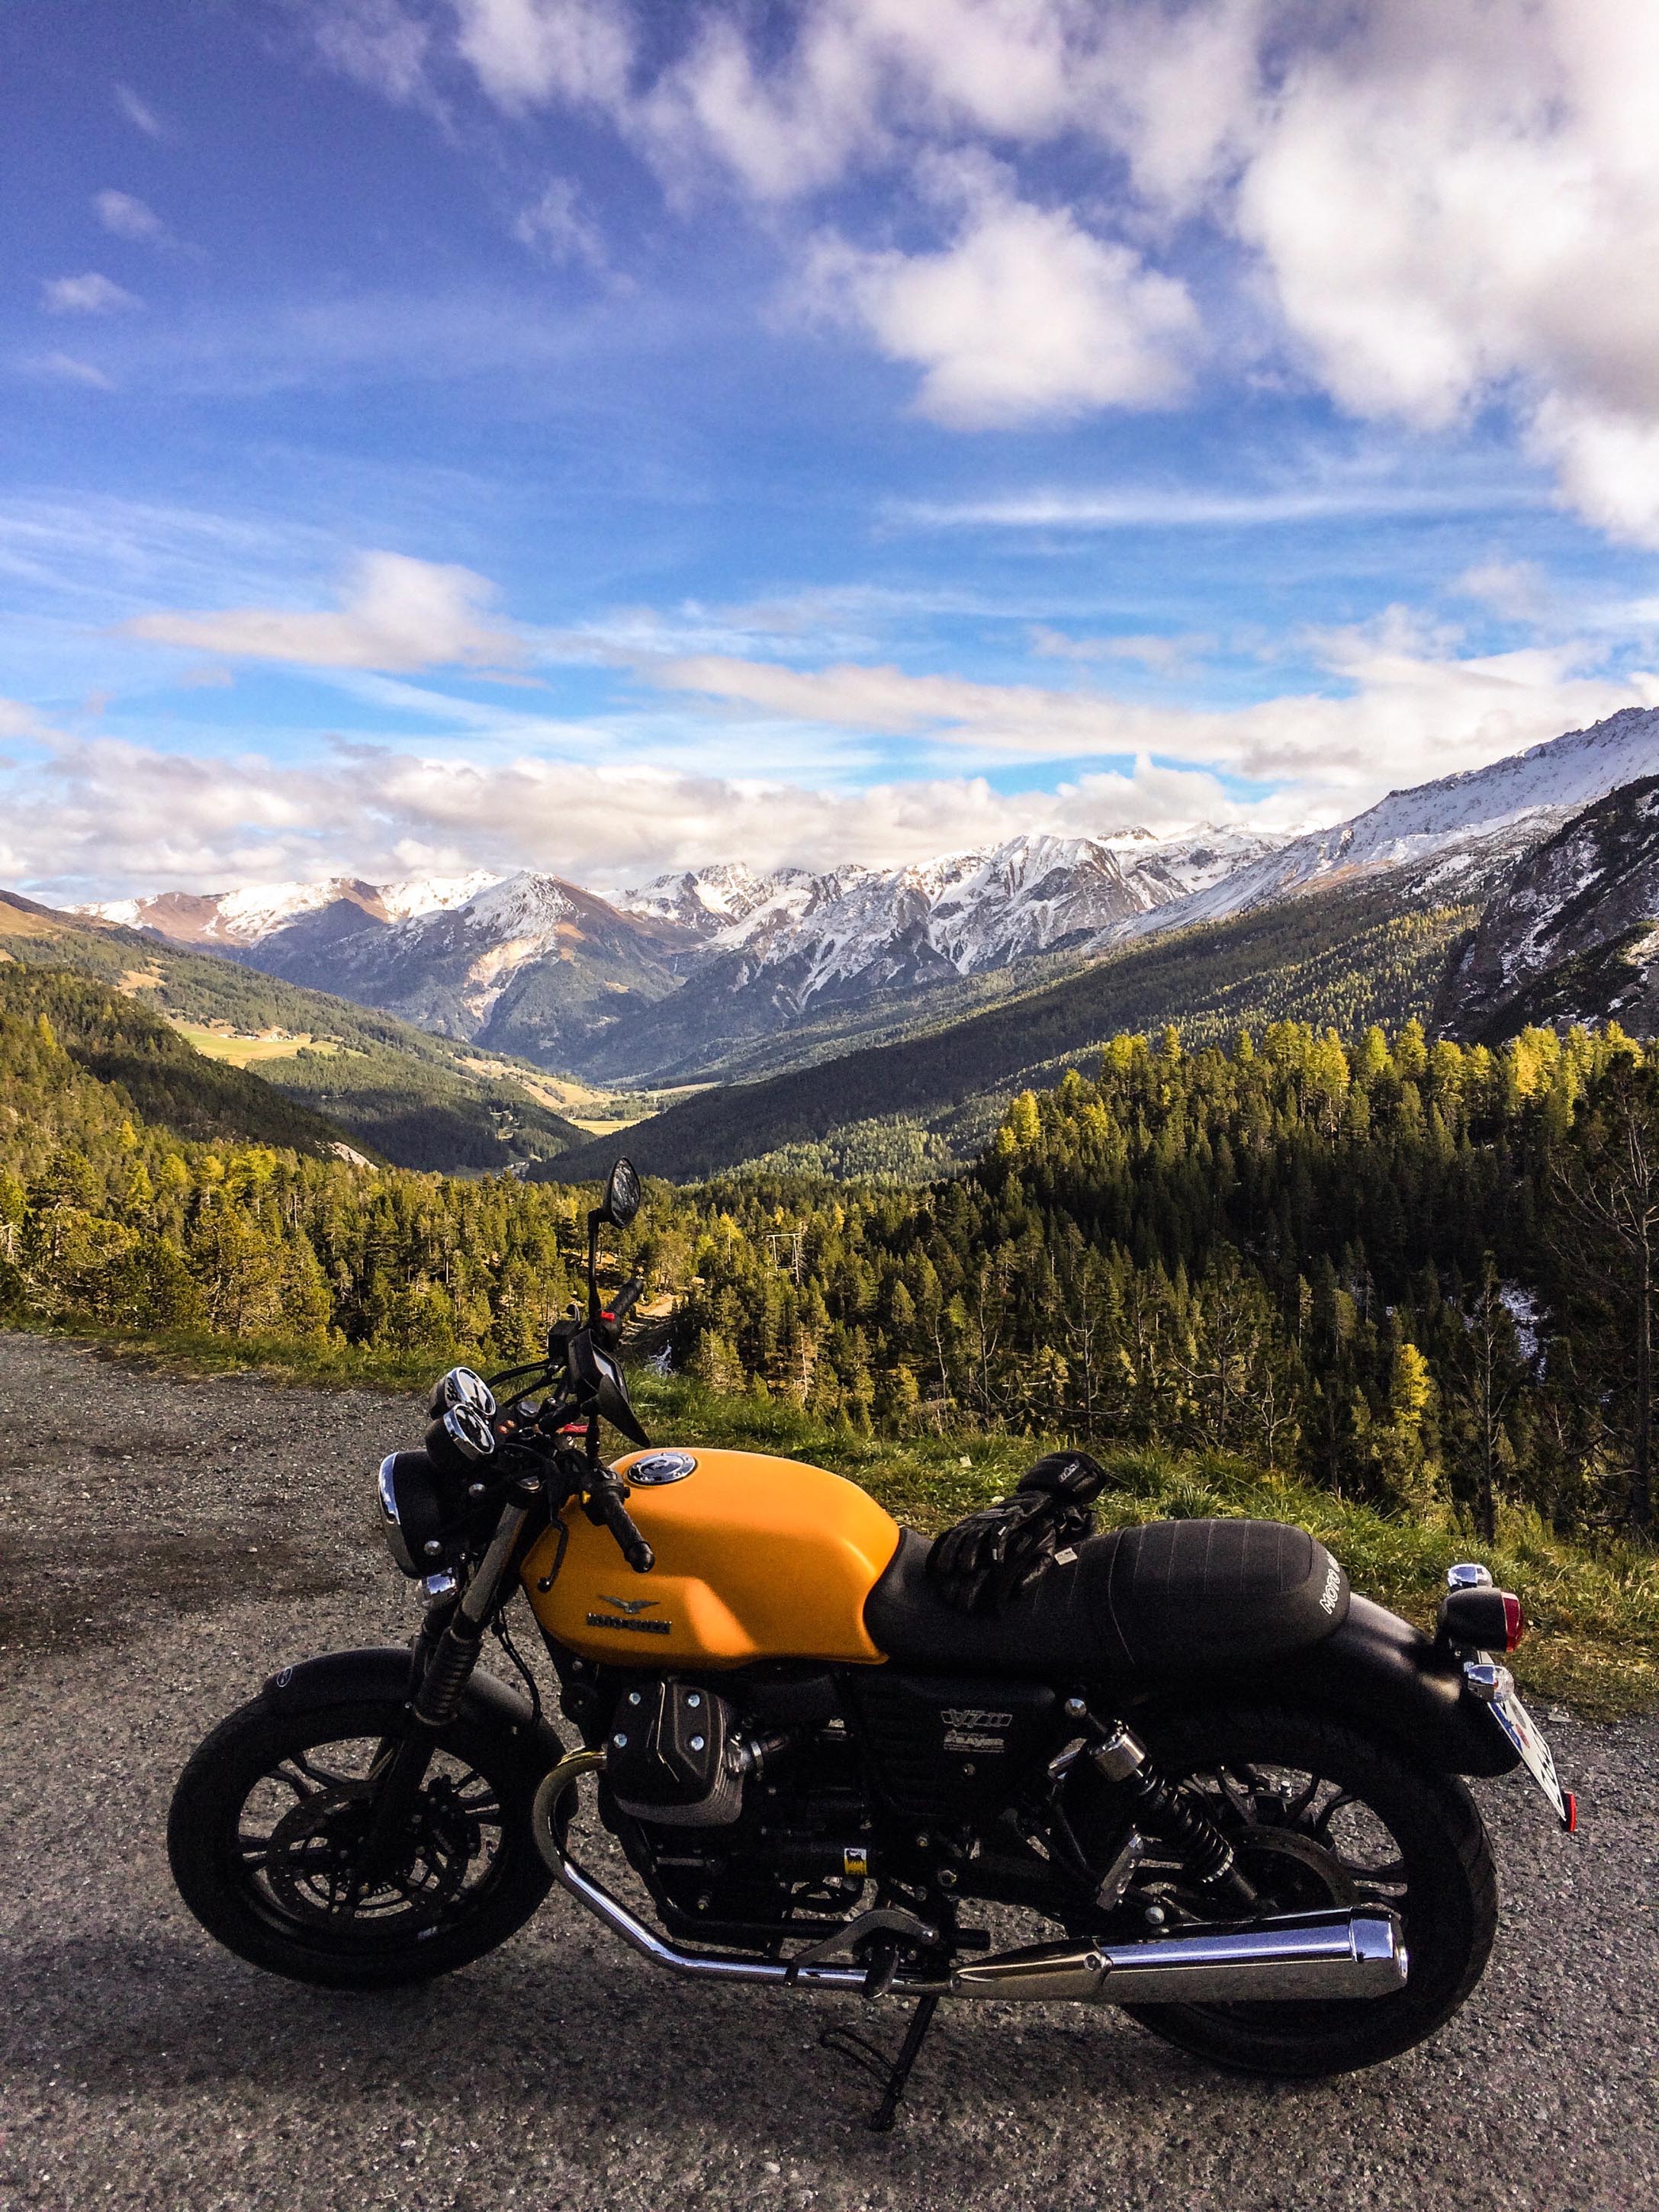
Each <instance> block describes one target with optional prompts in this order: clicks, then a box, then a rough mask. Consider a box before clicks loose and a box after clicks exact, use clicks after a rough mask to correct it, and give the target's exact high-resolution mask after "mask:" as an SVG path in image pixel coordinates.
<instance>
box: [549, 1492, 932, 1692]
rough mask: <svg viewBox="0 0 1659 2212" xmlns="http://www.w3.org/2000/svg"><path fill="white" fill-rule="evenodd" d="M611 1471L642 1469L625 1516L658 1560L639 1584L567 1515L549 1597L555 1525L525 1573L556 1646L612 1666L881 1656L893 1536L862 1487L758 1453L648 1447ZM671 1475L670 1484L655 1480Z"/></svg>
mask: <svg viewBox="0 0 1659 2212" xmlns="http://www.w3.org/2000/svg"><path fill="white" fill-rule="evenodd" d="M687 1460H689V1461H690V1462H691V1467H690V1472H689V1473H686V1474H674V1463H675V1462H684V1461H687ZM653 1462H654V1463H655V1467H654V1468H653ZM616 1465H617V1473H618V1474H620V1475H622V1476H623V1479H624V1480H631V1479H632V1478H631V1477H630V1474H629V1470H630V1469H631V1468H635V1467H638V1468H640V1469H641V1480H639V1481H638V1483H637V1485H636V1486H635V1487H634V1488H633V1491H632V1494H631V1495H630V1497H629V1501H628V1510H629V1513H630V1514H631V1515H632V1516H633V1517H634V1520H635V1522H636V1523H637V1525H638V1527H639V1529H640V1532H641V1534H642V1535H643V1536H644V1537H645V1538H646V1539H647V1541H648V1542H649V1544H650V1545H651V1547H652V1549H653V1551H654V1552H655V1553H656V1555H657V1564H656V1565H655V1567H654V1568H653V1570H652V1571H651V1572H650V1573H649V1574H648V1575H636V1574H635V1573H634V1572H632V1571H631V1570H630V1569H629V1567H628V1565H626V1563H625V1562H624V1561H623V1556H622V1553H620V1552H619V1551H618V1550H617V1544H616V1540H615V1539H614V1537H612V1535H611V1532H610V1530H609V1529H607V1528H595V1527H594V1526H593V1524H592V1522H591V1521H590V1520H589V1519H588V1518H587V1516H586V1514H585V1513H584V1512H583V1511H582V1510H581V1508H580V1506H579V1505H570V1506H568V1507H567V1508H566V1509H565V1515H564V1522H565V1527H566V1528H567V1529H568V1532H569V1533H568V1541H567V1542H566V1546H565V1554H564V1559H563V1562H562V1565H560V1566H559V1569H558V1571H557V1573H556V1575H554V1578H553V1582H552V1585H551V1587H550V1589H541V1588H540V1587H539V1585H540V1583H542V1581H543V1580H544V1578H545V1577H547V1576H549V1575H551V1574H553V1569H554V1561H555V1559H556V1558H557V1554H558V1531H557V1529H556V1528H550V1529H549V1530H548V1531H547V1533H546V1534H544V1536H542V1538H541V1539H540V1540H539V1541H538V1543H537V1544H536V1545H535V1546H534V1547H533V1548H532V1551H531V1552H530V1553H529V1555H528V1556H527V1557H526V1560H525V1563H524V1567H523V1571H522V1572H523V1581H524V1586H525V1589H526V1594H527V1595H528V1596H529V1599H530V1602H531V1605H532V1607H533V1608H534V1610H535V1613H536V1618H537V1619H538V1620H539V1621H540V1623H541V1625H542V1626H543V1627H544V1629H546V1630H547V1632H548V1633H549V1634H550V1636H554V1637H556V1638H558V1640H559V1642H560V1643H561V1644H567V1645H568V1647H569V1648H570V1650H573V1651H575V1652H579V1653H580V1655H581V1656H582V1657H583V1658H585V1659H597V1660H599V1661H602V1662H605V1663H606V1664H608V1665H611V1666H617V1665H621V1666H635V1667H658V1666H668V1665H674V1666H679V1665H682V1664H685V1663H689V1662H695V1663H696V1665H698V1666H700V1667H711V1666H712V1667H740V1666H744V1665H746V1664H747V1663H748V1662H750V1661H751V1660H756V1659H834V1660H839V1661H842V1662H848V1661H851V1662H859V1661H863V1662H866V1663H870V1664H873V1663H875V1662H877V1661H878V1660H880V1659H881V1657H882V1656H883V1655H882V1654H881V1653H880V1652H879V1651H878V1650H877V1649H876V1647H875V1645H874V1644H872V1642H871V1641H870V1638H869V1636H868V1634H867V1633H866V1629H865V1626H864V1601H865V1599H866V1597H867V1596H868V1595H869V1594H870V1590H871V1588H872V1585H873V1584H874V1583H875V1582H876V1581H877V1580H878V1577H880V1575H881V1573H882V1571H883V1570H884V1568H885V1567H886V1565H887V1564H888V1562H889V1561H890V1559H891V1558H892V1556H893V1553H894V1552H895V1551H896V1549H897V1547H898V1540H899V1529H898V1523H897V1522H896V1521H894V1520H893V1519H892V1518H891V1517H890V1516H889V1515H888V1514H886V1513H884V1512H883V1510H882V1509H881V1508H880V1506H879V1505H878V1504H876V1501H875V1499H874V1498H870V1497H867V1496H866V1494H865V1492H863V1491H861V1490H860V1489H859V1488H858V1486H856V1484H854V1483H851V1482H844V1481H842V1478H841V1477H840V1476H839V1475H838V1474H828V1473H826V1471H825V1470H824V1469H823V1468H821V1467H809V1466H807V1465H805V1463H804V1462H801V1461H799V1460H793V1459H774V1458H772V1457H771V1456H770V1455H769V1454H767V1453H764V1452H740V1451H685V1452H665V1451H663V1450H661V1449H656V1450H652V1451H644V1452H634V1453H631V1454H630V1455H629V1456H628V1457H627V1458H626V1459H621V1460H618V1461H617V1463H616ZM665 1466H666V1468H667V1469H668V1472H669V1473H670V1474H671V1476H672V1479H670V1480H660V1479H659V1480H655V1481H652V1480H649V1477H650V1476H651V1475H652V1474H653V1472H654V1473H656V1474H657V1475H658V1476H659V1478H660V1476H661V1474H662V1473H663V1471H664V1469H665Z"/></svg>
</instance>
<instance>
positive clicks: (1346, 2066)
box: [1127, 1707, 1498, 2080]
mask: <svg viewBox="0 0 1659 2212" xmlns="http://www.w3.org/2000/svg"><path fill="white" fill-rule="evenodd" d="M1144 1732H1145V1734H1146V1739H1147V1741H1148V1744H1149V1746H1150V1747H1151V1750H1152V1755H1153V1757H1154V1758H1155V1759H1157V1761H1158V1766H1159V1768H1160V1770H1161V1771H1163V1773H1164V1775H1165V1776H1166V1777H1167V1778H1169V1779H1170V1780H1171V1781H1187V1782H1188V1786H1189V1787H1197V1788H1199V1789H1200V1792H1201V1794H1202V1795H1203V1796H1204V1799H1205V1802H1206V1806H1207V1807H1208V1808H1210V1809H1211V1810H1212V1812H1215V1813H1217V1814H1218V1817H1219V1820H1220V1824H1221V1825H1223V1826H1226V1827H1227V1829H1228V1832H1229V1834H1230V1837H1231V1840H1232V1841H1233V1843H1234V1846H1235V1849H1236V1850H1237V1852H1238V1855H1239V1859H1240V1863H1241V1864H1242V1865H1243V1867H1244V1869H1245V1870H1246V1871H1247V1872H1248V1873H1249V1874H1250V1875H1251V1877H1252V1879H1253V1880H1255V1881H1257V1883H1258V1887H1264V1888H1269V1889H1270V1888H1271V1886H1272V1884H1273V1881H1274V1880H1275V1879H1276V1878H1278V1879H1280V1880H1282V1881H1285V1883H1286V1884H1287V1886H1288V1893H1287V1894H1286V1895H1285V1896H1284V1897H1283V1898H1282V1899H1280V1900H1279V1905H1280V1909H1281V1910H1285V1911H1296V1910H1310V1909H1315V1908H1316V1907H1317V1906H1318V1905H1320V1904H1321V1903H1339V1902H1346V1903H1348V1904H1352V1903H1354V1902H1356V1901H1367V1900H1368V1899H1373V1898H1374V1899H1375V1900H1376V1901H1377V1902H1379V1903H1384V1904H1389V1905H1393V1906H1394V1908H1395V1910H1396V1911H1399V1913H1400V1914H1401V1918H1402V1920H1403V1921H1404V1923H1405V1935H1406V1948H1407V1957H1408V1966H1407V1978H1406V1982H1405V1985H1404V1987H1403V1988H1401V1990H1397V1991H1395V1992H1393V1993H1391V1994H1390V1995H1389V1996H1383V1997H1369V1998H1353V1999H1347V2000H1343V2001H1340V2002H1322V2003H1313V2002H1308V2003H1300V2002H1296V2003H1291V2002H1286V2003H1276V2004H1238V2005H1157V2006H1153V2005H1144V2006H1142V2005H1136V2006H1132V2007H1129V2008H1127V2009H1128V2010H1129V2011H1130V2013H1131V2014H1132V2015H1133V2018H1134V2019H1136V2020H1138V2021H1139V2022H1140V2024H1141V2026H1142V2027H1147V2028H1150V2029H1151V2030H1152V2033H1153V2034H1155V2035H1158V2036H1162V2037H1163V2038H1164V2040H1165V2041H1166V2042H1170V2043H1174V2044H1177V2045H1180V2047H1181V2048H1182V2050H1183V2051H1192V2052H1193V2053H1194V2055H1195V2056H1197V2057H1200V2058H1207V2059H1211V2060H1212V2061H1213V2062H1214V2063H1216V2064H1218V2065H1221V2066H1227V2067H1232V2068H1235V2069H1238V2070H1240V2071H1242V2072H1244V2073H1249V2074H1267V2075H1278V2076H1280V2077H1282V2078H1285V2079H1290V2080H1308V2079H1313V2078H1316V2077H1317V2076H1319V2075H1328V2074H1344V2073H1348V2072H1351V2071H1352V2069H1355V2068H1357V2067H1361V2066H1374V2065H1376V2063H1378V2062H1379V2061H1381V2060H1383V2059H1386V2058H1393V2057H1397V2056H1398V2055H1399V2054H1400V2052H1401V2051H1409V2050H1410V2049H1411V2048H1412V2047H1413V2045H1415V2044H1418V2043H1421V2042H1422V2041H1423V2039H1425V2037H1426V2036H1430V2035H1432V2034H1433V2033H1434V2032H1435V2030H1436V2029H1437V2028H1438V2027H1443V2025H1444V2023H1445V2022H1446V2021H1448V2020H1449V2019H1450V2018H1451V2016H1452V2015H1453V2014H1454V2013H1455V2011H1456V2010H1457V2009H1458V2008H1459V2006H1460V2005H1462V2003H1463V2002H1464V2000H1465V1999H1466V1998H1467V1997H1468V1995H1469V1993H1470V1991H1471V1990H1473V1989H1474V1985H1475V1984H1476V1983H1477V1982H1478V1981H1479V1980H1480V1976H1481V1973H1482V1972H1483V1970H1484V1969H1485V1966H1486V1960H1487V1957H1488V1955H1489V1954H1490V1953H1491V1950H1492V1940H1493V1937H1494V1936H1495V1935H1496V1933H1497V1929H1498V1875H1497V1871H1496V1869H1495V1868H1494V1867H1493V1864H1492V1851H1491V1848H1490V1846H1489V1844H1488V1843H1487V1841H1486V1830H1485V1828H1484V1827H1483V1826H1482V1825H1481V1820H1480V1813H1479V1811H1478V1809H1477V1808H1476V1806H1475V1803H1474V1799H1473V1798H1472V1797H1471V1796H1470V1795H1469V1793H1468V1790H1467V1789H1466V1788H1465V1786H1464V1785H1463V1784H1462V1782H1460V1781H1459V1780H1457V1779H1456V1778H1455V1777H1454V1776H1449V1775H1442V1774H1437V1773H1434V1772H1431V1771H1425V1770H1424V1769H1422V1768H1420V1767H1417V1766H1413V1765H1410V1764H1408V1763H1407V1760H1406V1759H1405V1758H1404V1757H1403V1756H1402V1755H1401V1753H1400V1752H1398V1751H1396V1750H1395V1748H1393V1747H1391V1746H1389V1745H1387V1744H1385V1743H1383V1742H1381V1741H1378V1740H1376V1738H1374V1737H1371V1736H1368V1735H1364V1734H1363V1733H1362V1732H1361V1731H1359V1730H1358V1729H1353V1728H1350V1727H1348V1726H1347V1725H1346V1723H1341V1722H1339V1721H1336V1720H1334V1719H1329V1718H1327V1717H1323V1716H1321V1715H1317V1714H1311V1713H1306V1712H1297V1711H1285V1710H1279V1709H1277V1708H1271V1707H1263V1708H1250V1709H1242V1708H1240V1709H1231V1710H1218V1711H1212V1712H1198V1713H1191V1714H1187V1715H1182V1716H1181V1717H1170V1718H1166V1719H1164V1721H1162V1722H1161V1723H1157V1724H1153V1723H1148V1724H1147V1726H1146V1729H1145V1731H1144ZM1217 1765H1225V1767H1227V1768H1228V1769H1229V1770H1230V1771H1233V1770H1236V1769H1237V1767H1238V1766H1240V1765H1244V1766H1249V1768H1251V1769H1252V1770H1253V1771H1255V1773H1257V1774H1258V1775H1261V1773H1262V1770H1264V1769H1268V1770H1278V1771H1280V1772H1282V1773H1289V1774H1294V1775H1297V1776H1304V1775H1306V1776H1316V1777H1323V1778H1325V1779H1326V1781H1327V1782H1328V1784H1332V1785H1334V1793H1333V1795H1332V1796H1330V1797H1329V1798H1328V1799H1326V1800H1322V1801H1321V1800H1316V1801H1315V1807H1314V1808H1313V1810H1311V1811H1310V1814H1307V1815H1304V1827H1306V1826H1310V1825H1316V1812H1317V1808H1318V1806H1319V1804H1320V1803H1322V1802H1329V1803H1330V1804H1332V1806H1333V1808H1340V1809H1338V1810H1335V1811H1334V1817H1330V1818H1328V1823H1327V1826H1326V1829H1325V1837H1326V1844H1327V1847H1328V1850H1330V1851H1333V1852H1337V1853H1340V1850H1341V1849H1342V1845H1341V1844H1340V1832H1341V1824H1342V1823H1344V1822H1345V1821H1346V1822H1347V1823H1348V1824H1349V1832H1352V1833H1357V1834H1358V1833H1363V1834H1365V1835H1369V1836H1370V1837H1373V1838H1380V1839H1383V1840H1381V1841H1379V1842H1377V1843H1375V1844H1373V1845H1372V1846H1371V1849H1372V1852H1373V1858H1372V1862H1371V1863H1372V1866H1373V1868H1374V1869H1377V1870H1379V1871H1380V1873H1382V1874H1384V1875H1389V1876H1390V1878H1389V1879H1386V1880H1384V1879H1379V1878H1378V1875H1377V1873H1376V1872H1373V1874H1372V1877H1371V1879H1370V1881H1367V1880H1366V1878H1365V1873H1364V1869H1363V1867H1362V1868H1361V1869H1358V1870H1356V1869H1353V1868H1351V1867H1349V1866H1347V1865H1346V1864H1345V1863H1342V1861H1341V1860H1340V1857H1336V1858H1334V1859H1333V1863H1332V1864H1331V1866H1330V1868H1329V1869H1328V1873H1325V1874H1322V1872H1321V1869H1320V1865H1319V1850H1318V1848H1317V1845H1316V1844H1315V1848H1312V1849H1310V1847H1309V1841H1308V1840H1304V1838H1303V1837H1302V1836H1300V1835H1298V1836H1297V1838H1296V1840H1295V1848H1294V1850H1292V1849H1291V1846H1290V1845H1289V1844H1282V1845H1280V1846H1279V1849H1277V1850H1276V1849H1275V1838H1274V1836H1273V1832H1272V1827H1271V1824H1268V1825H1267V1826H1265V1827H1263V1826H1255V1827H1252V1826H1251V1824H1250V1823H1249V1822H1248V1821H1245V1820H1243V1819H1242V1818H1241V1817H1240V1815H1239V1814H1238V1813H1237V1810H1236V1809H1230V1808H1229V1806H1228V1801H1227V1798H1226V1796H1225V1795H1224V1794H1222V1793H1220V1792H1219V1790H1218V1789H1217V1788H1216V1786H1215V1785H1214V1784H1212V1785H1211V1787H1210V1788H1208V1789H1206V1788H1205V1786H1204V1780H1205V1778H1206V1776H1213V1774H1214V1770H1215V1768H1216V1767H1217ZM1337 1793H1340V1794H1337ZM1367 1824H1368V1825H1367ZM1252 1835H1254V1836H1255V1838H1257V1840H1256V1841H1255V1844H1252V1841H1251V1838H1252ZM1390 1844H1391V1845H1392V1847H1394V1848H1395V1850H1397V1857H1394V1858H1392V1859H1389V1857H1388V1852H1389V1848H1390ZM1348 1848H1350V1849H1352V1848H1354V1847H1353V1846H1349V1847H1348ZM1361 1857H1363V1851H1362V1853H1361ZM1280 1869H1282V1870H1283V1871H1282V1874H1281V1873H1280V1871H1279V1870H1280ZM1322 1883H1324V1884H1325V1886H1326V1887H1327V1890H1328V1894H1327V1895H1326V1897H1324V1898H1323V1899H1322V1898H1321V1897H1319V1896H1318V1895H1317V1894H1316V1891H1317V1889H1318V1887H1320V1885H1321V1884H1322ZM1345 1891H1346V1896H1345V1894H1344V1892H1345Z"/></svg>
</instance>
